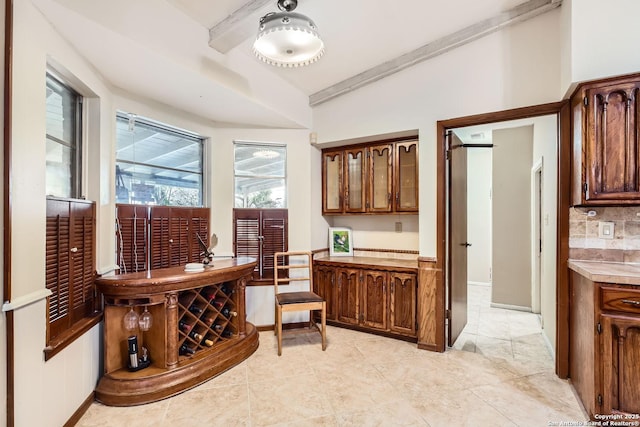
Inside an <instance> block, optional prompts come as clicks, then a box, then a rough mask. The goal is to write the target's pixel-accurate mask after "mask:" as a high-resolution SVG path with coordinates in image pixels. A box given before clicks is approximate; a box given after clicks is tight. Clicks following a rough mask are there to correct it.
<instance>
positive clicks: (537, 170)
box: [531, 158, 544, 314]
mask: <svg viewBox="0 0 640 427" xmlns="http://www.w3.org/2000/svg"><path fill="white" fill-rule="evenodd" d="M543 160H544V159H543V158H540V159H538V160H537V161H535V164H534V165H533V167H532V168H531V312H532V313H535V314H541V312H540V311H541V306H542V302H541V295H542V294H541V291H542V289H541V288H542V257H541V255H542V250H541V249H542V244H543V242H542V240H543V239H542V237H543V235H544V233H543V225H542V222H543V215H542V212H543V210H544V204H543V196H542V191H543V185H544V183H543V180H544V161H543Z"/></svg>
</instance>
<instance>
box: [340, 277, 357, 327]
mask: <svg viewBox="0 0 640 427" xmlns="http://www.w3.org/2000/svg"><path fill="white" fill-rule="evenodd" d="M337 279H338V286H339V291H338V320H339V321H341V322H345V323H353V324H357V323H358V318H359V317H360V301H359V298H360V293H359V289H360V270H353V269H343V268H340V269H338V277H337Z"/></svg>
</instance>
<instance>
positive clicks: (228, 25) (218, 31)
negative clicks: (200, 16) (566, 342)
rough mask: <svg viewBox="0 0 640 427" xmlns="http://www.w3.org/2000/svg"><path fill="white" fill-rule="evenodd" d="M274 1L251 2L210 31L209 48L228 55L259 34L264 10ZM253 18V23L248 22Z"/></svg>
mask: <svg viewBox="0 0 640 427" xmlns="http://www.w3.org/2000/svg"><path fill="white" fill-rule="evenodd" d="M272 3H274V0H251V1H249V2H247V3H245V4H244V5H243V6H241V7H240V8H239V9H237V10H236V11H235V12H233V13H232V14H231V15H229V16H227V17H226V18H225V19H223V20H222V21H220V22H219V23H217V24H216V25H214V26H213V27H211V28H210V29H209V46H211V47H212V48H214V49H215V50H217V51H218V52H220V53H227V52H229V51H230V50H231V49H233V48H234V47H236V46H237V45H239V44H240V43H242V42H243V41H244V40H246V39H247V37H249V36H250V35H251V33H252V32H255V33H256V34H257V33H258V22H259V20H258V18H259V16H260V15H262V9H263V8H264V7H265V6H266V5H268V4H272ZM249 18H253V20H252V21H251V22H249V21H247V22H244V21H245V20H248V19H249Z"/></svg>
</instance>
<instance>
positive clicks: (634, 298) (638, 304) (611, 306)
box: [600, 286, 640, 314]
mask: <svg viewBox="0 0 640 427" xmlns="http://www.w3.org/2000/svg"><path fill="white" fill-rule="evenodd" d="M600 294H601V297H602V299H601V301H602V309H603V310H614V311H622V312H625V313H633V314H640V289H638V290H635V289H621V288H608V287H604V286H602V287H601V288H600Z"/></svg>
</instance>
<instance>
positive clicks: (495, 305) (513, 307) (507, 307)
mask: <svg viewBox="0 0 640 427" xmlns="http://www.w3.org/2000/svg"><path fill="white" fill-rule="evenodd" d="M490 305H491V307H493V308H504V309H505V310H517V311H526V312H527V313H531V307H523V306H521V305H511V304H500V303H497V302H492V303H491V304H490Z"/></svg>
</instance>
